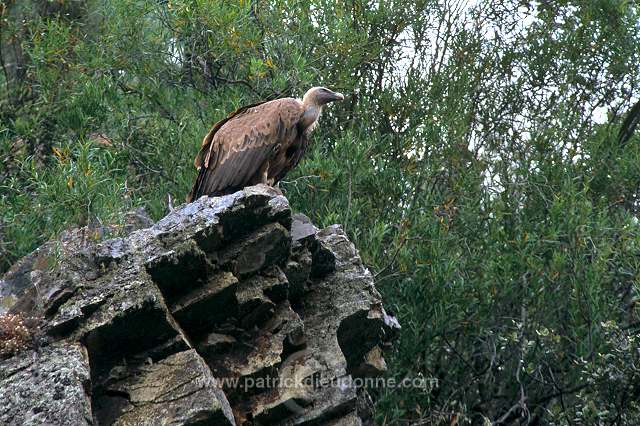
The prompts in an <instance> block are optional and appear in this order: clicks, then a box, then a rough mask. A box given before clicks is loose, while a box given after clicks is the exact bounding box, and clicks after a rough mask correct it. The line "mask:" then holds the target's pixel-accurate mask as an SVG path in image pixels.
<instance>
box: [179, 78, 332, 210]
mask: <svg viewBox="0 0 640 426" xmlns="http://www.w3.org/2000/svg"><path fill="white" fill-rule="evenodd" d="M343 99H344V96H343V95H342V94H341V93H336V92H332V91H331V90H329V89H326V88H324V87H313V88H311V89H310V90H309V91H307V93H306V94H305V95H304V97H303V98H302V100H299V99H294V98H282V99H276V100H273V101H269V102H262V103H258V104H254V105H249V106H245V107H242V108H240V109H238V110H237V111H235V112H234V113H232V114H230V115H229V116H228V117H227V118H225V119H224V120H222V121H219V122H218V123H216V124H215V125H214V126H213V128H211V130H210V131H209V133H208V134H207V135H206V136H205V137H204V140H203V141H202V147H201V148H200V152H198V155H197V156H196V159H195V162H194V163H195V166H196V168H197V169H198V170H199V173H198V178H197V179H196V182H195V184H194V185H193V188H192V189H191V192H190V193H189V195H188V197H187V201H188V202H191V201H194V200H197V199H198V198H200V197H201V196H202V195H212V196H215V195H224V194H230V193H232V192H235V191H238V190H240V189H242V188H244V187H245V186H250V185H255V184H258V183H265V184H268V185H274V184H275V183H277V182H278V181H280V180H281V179H282V178H284V177H285V175H286V174H287V172H288V171H289V170H291V169H292V168H293V167H295V166H296V165H297V164H298V162H299V161H300V158H302V156H303V155H304V153H305V151H306V150H307V146H308V144H309V139H308V137H309V134H310V133H311V131H312V130H313V129H314V127H315V126H316V124H317V121H318V118H319V117H320V113H321V112H322V107H324V106H325V105H326V104H328V103H330V102H334V101H341V100H343Z"/></svg>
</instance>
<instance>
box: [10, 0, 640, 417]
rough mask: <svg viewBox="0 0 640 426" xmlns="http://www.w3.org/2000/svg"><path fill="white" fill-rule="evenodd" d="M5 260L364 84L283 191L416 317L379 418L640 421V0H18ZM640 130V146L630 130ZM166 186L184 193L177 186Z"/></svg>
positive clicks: (395, 357)
mask: <svg viewBox="0 0 640 426" xmlns="http://www.w3.org/2000/svg"><path fill="white" fill-rule="evenodd" d="M0 19H1V21H0V59H1V60H2V72H1V73H0V87H2V89H1V91H0V164H1V165H0V180H1V181H0V269H6V268H7V267H8V266H9V265H10V264H11V263H12V262H13V261H14V260H15V259H17V258H18V257H19V256H22V255H24V254H25V253H27V252H29V251H30V250H32V249H33V248H35V247H36V246H37V245H38V244H40V243H42V242H43V241H44V240H46V239H47V238H50V237H52V236H55V235H56V234H57V233H58V232H60V231H61V230H63V229H64V228H66V227H70V226H73V225H77V224H86V223H90V222H96V221H98V222H100V221H107V222H112V223H113V222H117V221H118V220H119V219H118V218H119V217H121V214H122V213H123V212H124V211H127V210H129V209H131V208H132V207H134V206H139V205H142V206H145V207H146V208H147V209H148V210H149V211H150V212H151V213H152V215H153V216H154V217H155V218H159V217H161V216H162V215H163V214H164V213H166V211H167V209H168V205H169V204H170V202H173V203H175V204H178V203H180V202H182V200H183V199H184V196H185V195H186V193H187V192H188V190H189V188H190V185H191V183H192V180H193V179H194V177H195V170H194V168H193V165H192V159H193V157H194V155H195V153H196V152H197V149H198V145H199V143H200V141H201V138H202V136H203V135H204V134H205V133H206V131H207V130H208V128H209V126H210V125H211V124H212V123H213V122H215V121H216V120H218V119H220V118H222V117H223V116H224V115H225V114H226V113H227V112H229V111H231V110H233V109H234V108H236V107H237V106H239V105H242V104H245V103H249V102H254V101H257V100H261V99H270V98H275V97H279V96H284V95H294V96H300V95H301V94H302V93H303V92H304V91H305V90H306V89H307V88H309V87H311V86H314V85H326V86H328V87H331V88H333V89H337V90H340V91H342V92H344V93H345V94H347V100H346V101H345V102H343V103H341V104H338V105H334V106H332V107H331V108H330V109H329V110H328V111H326V112H325V114H324V116H323V117H322V122H321V125H320V127H319V130H317V131H316V133H315V134H314V136H313V140H314V147H313V150H312V152H311V153H309V154H308V156H307V158H306V160H305V161H304V162H303V164H302V165H301V166H300V167H299V168H298V169H297V170H296V171H295V173H293V174H292V175H290V176H288V177H287V182H285V183H283V185H282V188H283V190H284V191H285V192H286V195H287V196H288V197H289V199H290V201H291V202H292V204H293V206H294V207H295V209H297V210H299V211H302V212H304V213H306V214H307V215H309V216H311V217H312V219H313V220H314V221H315V222H316V223H318V224H320V225H327V224H330V223H336V222H337V223H342V224H343V225H344V227H345V229H346V230H347V232H348V233H349V235H350V237H351V238H352V239H353V240H354V242H355V243H356V245H357V246H358V247H359V248H360V250H361V254H362V256H363V258H364V259H365V261H366V262H367V264H368V265H369V266H370V267H371V269H372V271H373V272H374V273H375V274H376V277H377V281H378V283H379V288H380V289H381V291H382V292H383V294H384V296H385V298H386V301H387V303H388V304H389V305H390V306H392V307H393V310H394V312H395V314H397V315H398V317H399V320H400V322H401V324H402V325H403V329H402V332H401V335H400V340H399V342H398V344H397V346H396V348H395V350H394V352H393V353H392V354H390V356H389V357H388V360H389V373H388V374H389V377H390V378H394V379H397V381H400V380H401V379H402V378H404V377H409V378H414V377H424V378H426V379H429V380H428V381H427V383H430V385H429V386H426V387H424V388H415V387H413V388H401V389H390V388H378V389H373V393H374V394H375V395H374V396H375V397H376V401H377V403H376V408H377V420H378V421H379V422H380V423H381V424H404V423H413V424H439V423H442V424H491V423H494V424H557V425H573V424H640V403H639V402H638V401H639V400H640V359H639V358H640V352H639V349H640V347H639V345H638V343H639V342H638V337H637V334H638V331H639V329H640V318H639V316H638V314H639V312H638V308H636V302H637V301H638V297H639V294H638V291H639V290H640V288H639V282H638V278H639V277H640V275H639V274H640V270H639V268H638V266H639V264H640V227H639V225H638V221H637V219H636V213H637V207H638V201H639V200H638V196H639V194H638V185H639V184H640V143H639V142H640V140H638V137H637V136H634V137H631V138H629V139H628V140H627V138H624V139H623V140H621V139H618V138H617V133H618V131H619V128H620V124H621V122H622V120H623V119H624V115H625V113H626V111H627V110H628V109H629V108H630V106H631V105H632V103H633V102H634V101H635V100H637V96H638V90H639V89H640V82H639V81H638V76H639V75H640V74H639V71H640V7H639V6H638V5H637V4H636V3H635V2H632V1H626V0H594V1H575V0H573V1H570V0H558V1H553V2H547V1H542V2H533V1H532V2H529V1H516V0H510V1H503V2H467V1H463V0H443V1H433V0H417V1H405V0H385V1H367V0H296V1H291V0H270V1H267V0H261V1H258V0H234V1H231V0H224V1H223V0H166V1H154V0H67V1H62V0H60V1H48V0H1V1H0ZM621 142H624V143H621ZM171 200H173V201H171Z"/></svg>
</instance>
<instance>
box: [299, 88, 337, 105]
mask: <svg viewBox="0 0 640 426" xmlns="http://www.w3.org/2000/svg"><path fill="white" fill-rule="evenodd" d="M342 100H344V95H343V94H342V93H338V92H333V91H331V90H329V89H327V88H326V87H312V88H311V89H309V90H307V93H305V94H304V98H302V102H303V103H304V105H306V106H313V107H323V106H324V105H326V104H328V103H329V102H335V101H342Z"/></svg>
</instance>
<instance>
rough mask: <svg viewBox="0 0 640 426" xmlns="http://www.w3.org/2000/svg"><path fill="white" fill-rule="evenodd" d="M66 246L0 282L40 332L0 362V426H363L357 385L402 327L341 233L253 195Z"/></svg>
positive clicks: (265, 194) (277, 199)
mask: <svg viewBox="0 0 640 426" xmlns="http://www.w3.org/2000/svg"><path fill="white" fill-rule="evenodd" d="M76 234H77V235H76V238H74V237H73V235H74V234H73V233H72V234H70V235H71V236H70V237H67V238H66V239H62V240H60V241H58V242H56V243H55V246H56V247H57V248H56V250H51V249H50V248H49V249H41V250H40V251H37V252H36V253H35V254H34V255H31V256H30V257H27V258H25V259H24V260H23V261H22V263H21V264H18V265H16V266H15V267H14V268H12V269H11V271H10V272H9V274H8V275H6V276H5V278H4V281H0V288H1V287H2V285H3V283H4V286H5V287H4V288H5V292H6V293H9V291H8V290H7V289H8V288H11V289H12V290H11V291H12V292H11V294H12V297H14V298H15V299H16V300H14V301H12V303H11V305H12V308H11V310H12V311H13V312H18V311H20V312H22V313H23V314H24V315H28V316H32V317H37V318H40V319H41V321H40V333H41V334H40V336H39V337H38V338H37V339H36V344H35V345H34V347H33V348H32V349H29V350H26V351H22V352H20V353H18V354H15V355H14V356H13V357H11V358H8V359H5V360H4V361H0V400H2V401H8V404H5V403H3V404H2V406H1V407H0V424H15V425H23V424H44V423H46V424H53V425H67V424H74V425H76V424H77V425H80V424H92V425H108V424H117V425H160V424H163V425H164V424H166V425H191V424H198V425H200V424H202V425H204V424H211V425H245V424H256V425H267V424H331V425H358V424H362V423H363V420H365V419H367V418H368V416H369V413H367V412H366V411H367V410H366V407H367V406H368V405H367V403H366V401H367V395H366V391H365V390H364V389H358V388H356V387H355V385H354V384H353V383H354V381H353V380H352V379H353V378H356V377H365V376H366V377H369V376H376V375H380V374H382V373H383V372H384V370H385V368H386V367H385V363H384V359H383V357H382V349H383V348H384V346H385V345H387V344H388V342H389V341H390V339H391V338H392V337H393V336H394V334H395V330H396V329H397V328H398V327H399V325H398V324H397V322H396V321H395V319H394V318H393V317H390V316H389V315H387V314H386V312H385V310H384V308H383V307H382V302H381V298H380V295H379V294H378V292H377V291H376V289H375V287H374V283H373V277H372V276H371V274H370V272H369V271H368V270H367V268H366V267H364V265H363V264H362V261H361V260H360V258H359V256H358V253H357V251H356V249H355V247H354V246H353V244H352V243H351V242H349V240H348V239H347V237H346V235H345V234H344V232H343V231H342V229H341V228H340V227H339V226H335V225H334V226H331V227H328V228H325V229H322V230H318V229H316V227H315V226H314V225H313V224H311V222H310V221H309V220H308V218H306V217H305V216H302V215H292V214H291V211H290V208H289V204H288V202H287V200H286V199H285V198H284V197H283V196H281V195H279V194H278V193H277V192H276V191H274V190H273V189H271V188H268V187H265V186H256V187H249V188H246V189H245V190H243V191H240V192H237V193H235V194H232V195H228V196H225V197H218V198H208V197H203V198H201V199H199V200H197V201H196V202H194V203H191V204H187V205H183V206H181V207H180V208H178V209H176V210H174V211H173V212H172V213H170V214H169V215H168V216H166V217H165V218H163V219H162V220H160V221H159V222H157V223H155V224H153V225H152V226H150V227H147V228H144V229H139V230H136V231H132V232H130V233H129V234H128V235H126V236H121V237H118V238H113V239H110V240H106V241H102V242H99V241H98V240H99V239H87V238H85V236H84V233H83V232H78V233H76ZM81 234H82V238H80V237H78V235H81ZM50 244H53V243H50ZM12 280H13V281H12ZM9 283H14V285H12V286H9V285H8V284H9ZM16 283H17V284H16Z"/></svg>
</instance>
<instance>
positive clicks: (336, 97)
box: [333, 92, 344, 101]
mask: <svg viewBox="0 0 640 426" xmlns="http://www.w3.org/2000/svg"><path fill="white" fill-rule="evenodd" d="M333 96H334V98H333V100H334V101H344V95H343V94H342V93H340V92H334V94H333Z"/></svg>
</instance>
